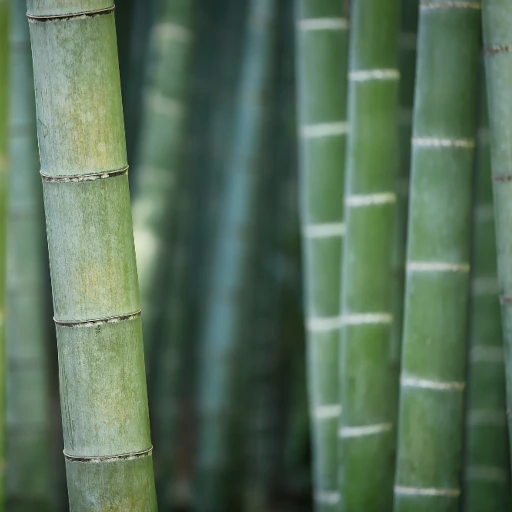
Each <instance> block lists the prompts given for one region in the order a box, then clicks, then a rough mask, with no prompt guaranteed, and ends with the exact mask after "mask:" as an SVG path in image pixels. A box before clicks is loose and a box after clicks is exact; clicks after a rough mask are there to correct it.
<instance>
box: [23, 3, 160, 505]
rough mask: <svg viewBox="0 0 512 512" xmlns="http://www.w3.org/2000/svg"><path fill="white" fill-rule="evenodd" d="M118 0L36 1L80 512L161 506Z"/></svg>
mask: <svg viewBox="0 0 512 512" xmlns="http://www.w3.org/2000/svg"><path fill="white" fill-rule="evenodd" d="M113 9H114V7H113V3H112V2H111V1H109V0H95V1H94V2H91V1H85V0H81V1H80V0H73V1H69V0H67V1H62V0H46V1H37V0H29V1H28V17H29V22H30V35H31V42H32V54H33V62H34V81H35V91H36V107H37V119H38V140H39V153H40V160H41V169H42V170H41V174H42V178H43V195H44V204H45V212H46V224H47V238H48V248H49V255H50V264H51V278H52V289H53V302H54V313H55V323H56V328H57V344H58V351H59V374H60V395H61V404H62V415H63V427H64V454H65V458H66V470H67V479H68V494H69V501H70V508H71V510H73V511H79V512H80V511H88V512H90V511H98V512H99V511H104V510H113V511H114V510H115V511H121V510H123V511H124V510H137V511H139V510H140V511H154V510H156V497H155V487H154V481H153V468H152V447H151V440H150V435H149V418H148V407H147V398H146V383H145V375H144V355H143V347H142V327H141V318H140V303H139V291H138V283H137V270H136V264H135V251H134V246H133V234H132V221H131V213H130V203H129V191H128V176H127V161H126V147H125V141H124V128H123V113H122V105H121V91H120V83H119V71H118V63H117V48H116V35H115V23H114V13H113Z"/></svg>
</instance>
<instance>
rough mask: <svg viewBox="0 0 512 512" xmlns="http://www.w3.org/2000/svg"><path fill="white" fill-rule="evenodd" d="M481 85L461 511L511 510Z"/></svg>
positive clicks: (501, 342) (492, 224)
mask: <svg viewBox="0 0 512 512" xmlns="http://www.w3.org/2000/svg"><path fill="white" fill-rule="evenodd" d="M485 94H486V90H485V87H481V92H480V120H479V121H480V128H479V131H478V138H477V150H476V156H477V158H476V180H475V187H476V193H475V204H474V209H473V231H474V236H473V247H472V253H473V254H472V263H471V266H472V275H471V305H470V313H469V357H468V360H469V363H468V364H469V366H468V394H467V400H466V425H465V427H466V436H465V437H466V439H465V465H464V486H465V487H464V510H465V511H466V512H484V511H488V510H496V511H498V510H509V509H510V506H511V493H510V470H509V460H510V459H509V442H508V430H507V422H506V395H505V367H504V360H503V336H502V332H501V318H500V304H499V300H498V280H497V269H496V249H495V247H496V238H495V228H494V211H493V202H492V181H491V180H490V179H489V178H490V176H491V155H490V147H489V131H488V114H487V101H486V98H485Z"/></svg>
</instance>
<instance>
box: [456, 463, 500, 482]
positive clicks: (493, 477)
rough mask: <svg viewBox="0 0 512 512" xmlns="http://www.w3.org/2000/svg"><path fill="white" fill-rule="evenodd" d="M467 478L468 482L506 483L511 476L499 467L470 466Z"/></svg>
mask: <svg viewBox="0 0 512 512" xmlns="http://www.w3.org/2000/svg"><path fill="white" fill-rule="evenodd" d="M466 477H467V480H478V481H480V482H496V483H504V482H507V481H508V478H509V474H508V473H507V472H506V471H504V470H503V469H501V468H499V467H493V466H469V467H468V470H467V473H466Z"/></svg>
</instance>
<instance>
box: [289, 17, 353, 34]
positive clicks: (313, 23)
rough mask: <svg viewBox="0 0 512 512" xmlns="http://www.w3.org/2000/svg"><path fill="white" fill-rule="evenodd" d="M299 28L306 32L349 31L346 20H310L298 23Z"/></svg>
mask: <svg viewBox="0 0 512 512" xmlns="http://www.w3.org/2000/svg"><path fill="white" fill-rule="evenodd" d="M297 27H298V28H299V29H300V30H304V31H305V32H308V31H312V30H348V27H349V23H348V20H347V19H346V18H310V19H303V20H299V21H298V22H297Z"/></svg>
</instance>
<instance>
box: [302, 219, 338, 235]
mask: <svg viewBox="0 0 512 512" xmlns="http://www.w3.org/2000/svg"><path fill="white" fill-rule="evenodd" d="M344 235H345V224H344V223H343V222H332V223H325V224H306V225H305V226H304V228H303V236H304V237H305V238H331V237H342V236H344Z"/></svg>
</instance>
